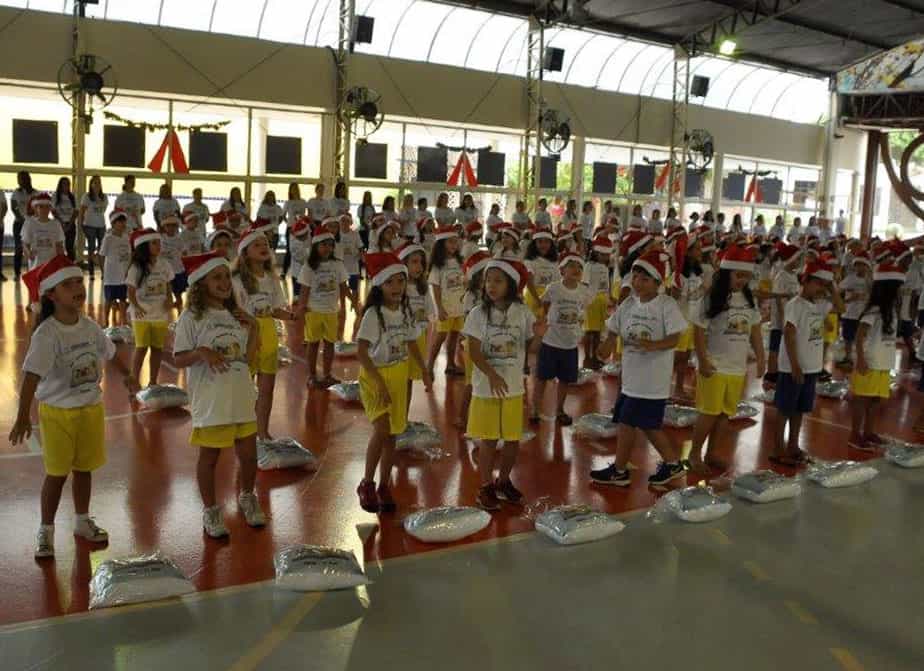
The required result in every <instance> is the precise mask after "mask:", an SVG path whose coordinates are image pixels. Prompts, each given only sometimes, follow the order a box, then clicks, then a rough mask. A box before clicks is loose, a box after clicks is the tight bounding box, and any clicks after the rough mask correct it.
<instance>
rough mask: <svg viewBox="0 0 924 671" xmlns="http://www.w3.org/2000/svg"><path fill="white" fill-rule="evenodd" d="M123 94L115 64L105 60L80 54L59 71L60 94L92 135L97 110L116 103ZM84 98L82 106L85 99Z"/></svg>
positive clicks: (65, 63)
mask: <svg viewBox="0 0 924 671" xmlns="http://www.w3.org/2000/svg"><path fill="white" fill-rule="evenodd" d="M118 90H119V81H118V77H116V73H115V70H113V69H112V64H111V63H109V61H107V60H106V59H105V58H103V57H102V56H95V55H93V54H80V55H79V56H76V57H74V58H71V59H68V60H66V61H64V63H62V64H61V67H60V68H58V93H60V94H61V97H62V98H64V100H65V101H67V104H68V105H70V106H71V107H73V108H74V109H76V110H77V112H78V114H80V118H81V119H82V120H83V121H84V122H85V124H86V125H85V130H87V132H89V128H90V124H91V123H93V112H94V110H100V109H103V108H104V107H107V106H108V105H109V104H110V103H112V101H113V99H114V98H115V96H116V93H117V92H118ZM81 93H82V94H84V95H83V96H82V97H83V101H82V102H81V95H80V94H81Z"/></svg>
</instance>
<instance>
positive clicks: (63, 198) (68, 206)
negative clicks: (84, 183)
mask: <svg viewBox="0 0 924 671" xmlns="http://www.w3.org/2000/svg"><path fill="white" fill-rule="evenodd" d="M51 205H52V207H51V211H52V213H53V215H54V218H55V219H56V220H57V221H58V223H59V224H61V230H62V231H64V252H65V254H67V258H69V259H70V260H71V261H73V260H74V259H76V258H77V252H76V250H75V249H74V243H75V242H76V241H77V223H76V222H75V221H74V212H75V210H76V209H77V201H76V200H75V199H74V194H73V193H71V180H70V179H69V178H67V177H62V178H61V179H59V180H58V186H57V187H56V188H55V193H54V195H53V196H52V197H51Z"/></svg>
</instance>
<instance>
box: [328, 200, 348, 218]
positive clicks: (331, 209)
mask: <svg viewBox="0 0 924 671" xmlns="http://www.w3.org/2000/svg"><path fill="white" fill-rule="evenodd" d="M349 213H350V201H349V200H347V199H346V198H331V199H330V200H329V201H328V202H327V216H329V217H339V216H341V215H343V214H349Z"/></svg>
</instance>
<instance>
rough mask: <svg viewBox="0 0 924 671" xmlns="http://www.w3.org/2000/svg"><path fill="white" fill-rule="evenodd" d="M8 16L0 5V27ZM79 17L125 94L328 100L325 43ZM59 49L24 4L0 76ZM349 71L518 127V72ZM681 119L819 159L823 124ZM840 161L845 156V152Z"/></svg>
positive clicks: (643, 115) (730, 138)
mask: <svg viewBox="0 0 924 671" xmlns="http://www.w3.org/2000/svg"><path fill="white" fill-rule="evenodd" d="M18 12H19V10H16V9H12V8H5V7H4V8H0V26H2V25H6V24H7V22H9V21H11V20H13V19H14V18H15V17H16V15H17V13H18ZM85 23H86V27H85V29H84V31H83V36H84V44H83V49H84V50H86V51H89V52H92V53H96V54H99V55H101V56H104V57H105V58H107V59H108V60H110V61H111V62H112V63H113V64H114V66H115V69H116V71H117V72H118V76H119V82H120V86H121V87H122V88H123V89H133V90H139V91H155V92H163V93H173V94H181V95H193V96H204V97H210V98H212V99H214V100H215V101H216V102H218V101H221V100H222V99H225V101H226V102H227V100H226V99H227V98H231V99H234V100H236V101H260V102H272V103H281V104H291V105H300V106H309V107H318V108H326V109H330V108H332V107H333V105H334V71H333V61H332V58H331V52H330V51H329V50H327V49H319V48H315V47H300V46H294V45H287V44H280V43H274V42H265V41H260V40H255V39H250V38H241V37H234V36H228V35H213V34H205V33H198V32H192V31H185V30H178V29H172V28H159V27H151V26H143V25H139V24H133V23H122V22H107V21H98V20H87V21H86V22H85ZM36 44H41V47H40V48H36V46H35V45H36ZM69 55H70V17H68V16H65V15H62V14H52V13H46V12H37V11H27V12H24V13H22V14H21V15H20V16H19V18H15V21H14V22H13V23H12V24H11V25H10V26H9V27H8V28H7V29H6V30H5V31H4V32H3V34H2V36H0V77H3V78H8V79H22V80H38V81H46V82H54V81H55V80H56V77H57V72H58V67H59V66H60V64H61V63H62V62H63V61H64V60H65V59H66V58H68V57H69ZM351 69H352V72H351V83H354V84H358V83H362V84H364V85H367V86H371V87H373V88H375V89H376V90H378V91H379V92H380V93H381V94H382V95H383V98H384V105H385V110H386V113H388V114H393V115H400V116H406V117H419V118H424V119H439V120H444V121H455V122H466V123H472V124H481V125H488V126H502V127H510V128H515V129H518V128H522V127H523V125H524V124H523V117H524V109H525V96H524V92H523V80H522V79H519V78H516V77H512V76H508V75H501V76H497V75H493V74H491V73H487V72H481V71H474V70H464V69H461V68H454V67H448V66H442V65H432V64H428V63H418V62H412V61H403V60H397V59H385V58H380V57H376V56H369V55H364V54H357V55H355V56H354V58H353V61H352V65H351ZM489 90H490V94H488V95H487V97H486V98H485V99H484V101H483V102H482V103H481V104H480V105H477V106H476V103H477V102H478V101H479V100H481V99H482V97H484V96H485V94H486V93H488V91H489ZM544 95H545V97H546V99H547V100H548V101H549V103H550V104H551V105H552V106H554V107H557V108H559V109H562V110H563V111H565V112H566V113H567V114H569V115H570V117H571V121H572V128H573V130H574V132H575V134H578V135H584V136H586V137H591V138H598V139H610V140H621V141H627V142H638V143H644V144H653V145H662V146H664V145H667V144H669V137H670V115H671V110H670V103H669V102H668V101H664V100H658V99H652V98H639V97H636V96H629V95H624V94H620V93H613V92H606V91H599V90H596V89H590V88H583V87H576V86H568V85H559V84H547V85H546V86H545V87H544ZM405 98H406V101H405ZM639 112H640V113H639ZM637 114H638V118H637V119H636V115H637ZM689 118H690V126H691V127H692V128H706V129H708V130H710V131H711V132H712V134H713V136H714V137H715V139H716V146H717V149H718V150H719V151H722V152H724V153H726V154H735V155H739V156H752V157H757V158H763V159H767V160H773V161H785V162H794V163H804V164H816V165H817V164H820V163H821V152H822V142H823V130H822V129H821V128H820V127H818V126H813V125H806V124H794V123H789V122H785V121H780V120H777V119H770V118H767V117H759V116H753V115H748V114H741V113H736V112H726V111H724V110H717V109H712V108H704V107H700V106H692V107H691V108H690V117H689ZM843 160H845V161H852V160H853V156H852V155H851V154H850V153H849V152H847V153H845V154H844V156H843ZM840 167H845V168H846V167H848V166H847V165H844V166H840Z"/></svg>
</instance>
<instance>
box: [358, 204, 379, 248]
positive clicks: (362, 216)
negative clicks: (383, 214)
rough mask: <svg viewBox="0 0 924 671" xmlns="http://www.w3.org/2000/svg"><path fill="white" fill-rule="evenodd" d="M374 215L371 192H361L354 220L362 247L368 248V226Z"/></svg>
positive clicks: (370, 224)
mask: <svg viewBox="0 0 924 671" xmlns="http://www.w3.org/2000/svg"><path fill="white" fill-rule="evenodd" d="M374 216H375V205H373V204H372V192H371V191H366V192H365V193H363V202H362V204H361V205H360V206H359V207H357V208H356V221H358V222H359V237H360V239H361V240H362V241H363V249H369V228H370V227H371V226H372V217H374Z"/></svg>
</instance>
